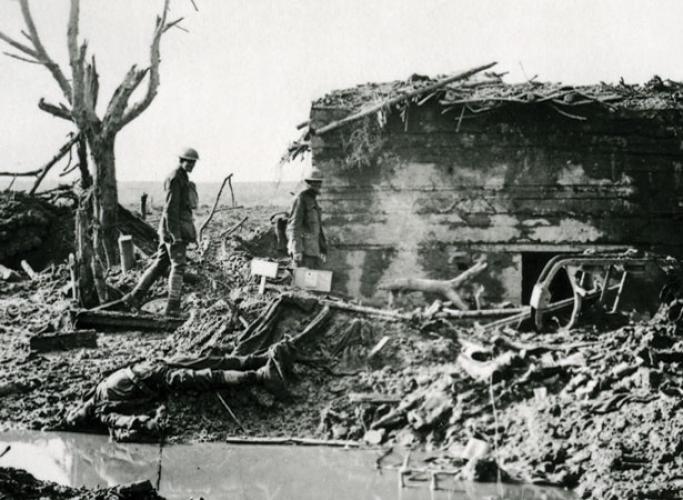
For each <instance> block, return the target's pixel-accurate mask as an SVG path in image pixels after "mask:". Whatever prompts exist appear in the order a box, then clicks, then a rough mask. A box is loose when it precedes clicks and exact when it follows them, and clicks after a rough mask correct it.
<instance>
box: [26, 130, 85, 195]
mask: <svg viewBox="0 0 683 500" xmlns="http://www.w3.org/2000/svg"><path fill="white" fill-rule="evenodd" d="M79 139H80V135H79V134H74V136H73V137H72V138H71V140H69V142H67V143H66V144H64V145H63V146H62V147H61V148H59V151H58V152H57V154H56V155H55V156H53V157H52V159H51V160H50V161H49V162H47V164H46V165H45V166H44V167H43V168H42V169H41V171H40V173H39V174H38V178H37V179H36V182H35V183H34V184H33V187H32V188H31V191H29V194H31V195H33V194H35V192H36V190H37V189H38V186H40V183H41V182H43V179H45V176H46V175H47V173H48V172H49V171H50V169H51V168H52V167H53V166H54V165H55V164H56V163H57V162H58V161H59V160H61V159H62V158H63V157H64V156H66V154H67V153H68V152H69V151H71V148H72V146H73V145H74V144H76V143H77V142H78V141H79Z"/></svg>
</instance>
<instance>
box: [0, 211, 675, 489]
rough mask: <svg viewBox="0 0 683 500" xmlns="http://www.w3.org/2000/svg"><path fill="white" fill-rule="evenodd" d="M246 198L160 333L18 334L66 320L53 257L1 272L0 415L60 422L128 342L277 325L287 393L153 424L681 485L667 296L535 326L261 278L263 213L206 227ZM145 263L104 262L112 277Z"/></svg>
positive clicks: (253, 393)
mask: <svg viewBox="0 0 683 500" xmlns="http://www.w3.org/2000/svg"><path fill="white" fill-rule="evenodd" d="M245 213H248V215H249V219H248V222H243V223H242V229H241V231H242V234H241V235H240V236H239V238H237V237H236V236H237V235H236V234H235V235H232V236H231V237H230V238H229V239H227V240H223V241H224V244H221V245H217V244H215V240H214V243H213V244H211V245H209V246H208V247H207V248H206V250H205V251H204V252H203V255H201V256H199V255H197V254H196V253H191V255H190V271H191V273H192V274H193V275H194V276H195V278H194V279H193V280H192V282H188V285H187V288H186V303H185V305H184V309H185V312H186V313H188V317H187V319H186V321H185V322H184V323H183V324H182V325H181V326H180V327H179V328H177V329H176V330H175V331H174V332H171V333H168V332H158V331H153V332H148V333H145V334H144V335H141V334H140V333H139V332H138V331H134V329H133V327H132V326H131V328H130V329H128V330H126V331H121V332H119V333H116V334H111V333H107V332H106V330H107V329H103V328H100V327H99V326H98V327H97V344H98V347H97V348H96V349H93V348H77V349H72V350H70V351H69V352H68V353H66V354H62V353H59V352H45V353H37V352H31V351H30V350H29V346H30V342H31V338H35V337H36V336H38V337H39V336H41V335H42V336H44V337H46V338H49V337H50V336H54V335H56V334H58V333H61V332H64V331H67V327H68V326H69V325H67V324H65V323H64V322H65V319H64V318H69V315H68V314H66V313H67V311H68V310H69V306H70V302H69V300H68V286H67V285H68V283H69V279H70V278H69V271H68V267H67V266H65V265H60V266H56V267H54V269H52V271H51V272H49V273H46V272H43V273H39V278H38V279H37V280H35V281H30V280H28V279H24V280H23V281H20V282H16V283H2V282H0V342H2V343H3V345H5V346H6V347H5V349H4V350H3V352H2V354H0V398H2V403H3V404H2V405H0V422H2V427H3V428H5V429H7V428H14V427H23V428H27V427H28V428H39V429H41V428H42V429H53V428H58V427H59V422H60V420H61V419H62V418H63V417H64V415H65V413H66V411H68V409H70V408H71V407H73V406H74V405H76V404H77V403H78V401H79V399H80V398H81V397H82V395H83V394H84V393H85V392H86V391H87V390H88V389H89V388H90V387H91V386H92V383H93V381H94V380H100V379H101V378H102V377H103V376H104V375H106V374H107V373H111V372H112V371H113V370H115V369H117V368H120V367H122V366H125V365H127V364H129V363H132V362H134V361H137V360H140V359H150V358H158V357H167V356H171V355H175V354H185V355H197V356H198V355H205V354H217V353H237V354H247V353H250V352H256V351H258V350H260V349H263V348H266V347H268V345H270V344H271V343H272V342H276V341H278V340H280V339H283V338H289V339H293V340H295V344H296V356H295V359H294V363H293V366H292V367H291V368H292V371H293V375H292V376H291V377H290V378H289V379H288V389H289V390H290V392H291V395H292V398H291V400H289V401H280V400H276V399H275V398H274V397H273V396H272V395H270V394H268V393H267V392H266V391H263V390H262V389H259V388H254V389H251V390H238V389H235V390H230V391H221V393H220V397H216V395H215V394H212V393H207V394H186V395H183V396H182V397H174V398H170V399H169V400H168V401H167V402H166V408H165V411H166V417H165V418H166V440H167V441H168V442H175V441H183V440H184V441H188V440H189V441H192V440H195V441H204V440H225V439H226V438H227V439H229V440H230V442H235V441H240V440H242V442H267V443H275V442H278V443H301V444H310V443H315V444H320V443H323V442H329V443H330V444H336V445H342V443H347V444H350V445H352V446H359V445H361V444H362V443H365V444H366V445H371V446H382V447H384V449H385V450H389V449H396V448H400V447H407V448H409V449H415V450H423V451H424V452H426V453H428V454H429V456H430V457H431V458H430V459H429V460H428V461H427V462H424V463H419V464H415V465H414V466H409V464H408V465H406V466H405V467H404V468H403V469H402V470H403V472H400V471H399V475H400V477H401V478H402V480H405V481H410V480H411V477H417V475H418V472H417V471H419V474H421V475H422V476H424V475H426V477H428V478H432V480H433V482H434V484H435V485H438V484H439V480H438V478H439V476H440V475H453V476H454V477H459V478H464V479H468V480H494V481H497V480H503V479H505V478H510V479H511V480H519V481H525V482H531V483H538V484H550V485H557V486H563V487H567V488H576V489H577V491H578V492H579V493H580V495H581V496H582V497H583V498H596V499H597V498H630V497H639V498H661V495H668V497H670V498H676V495H680V494H681V493H682V491H683V490H681V489H680V488H679V487H678V485H680V473H679V471H680V470H681V469H682V468H683V446H682V445H681V443H682V441H681V439H680V436H679V434H680V429H681V428H683V416H681V412H680V408H681V407H682V406H683V404H682V403H681V401H683V376H681V375H680V364H681V362H683V340H682V339H681V336H680V325H679V322H678V319H679V316H680V309H681V308H680V303H678V302H676V301H674V302H673V303H672V304H673V305H672V306H671V307H669V308H663V309H662V310H660V312H659V313H658V315H657V316H656V317H655V318H653V319H652V320H649V321H644V322H643V321H641V322H638V321H635V320H632V319H629V318H628V317H624V316H618V317H613V316H610V317H609V318H608V319H609V321H614V323H612V324H618V323H620V324H621V325H622V326H620V327H616V328H615V327H610V326H609V325H610V323H609V322H607V323H606V322H602V323H597V322H596V323H595V325H598V324H599V325H600V329H598V328H597V327H596V326H591V324H587V323H586V322H584V323H583V324H582V326H580V327H577V328H575V329H572V330H570V331H559V332H555V333H537V332H533V331H530V332H522V331H518V330H515V329H513V328H511V327H509V326H505V325H501V326H500V327H499V328H495V329H491V328H484V327H480V326H478V325H477V324H473V323H472V321H473V320H474V321H482V322H485V321H486V320H485V319H482V318H477V317H474V318H470V323H469V324H464V323H462V322H461V319H458V318H456V319H457V320H458V321H457V322H456V321H455V320H454V319H453V318H452V317H450V315H449V314H441V312H443V309H444V308H446V309H447V307H446V306H444V305H443V304H437V306H434V307H432V306H430V305H427V306H426V307H425V309H424V310H420V311H409V312H406V311H388V310H381V309H374V308H369V307H366V306H363V305H361V304H354V303H351V302H349V301H346V300H341V299H339V298H338V297H337V298H335V297H330V296H325V295H322V296H321V295H315V294H306V293H301V292H293V291H292V290H291V289H289V288H288V287H287V286H286V285H285V283H286V282H287V279H288V275H287V273H288V271H287V269H286V266H280V268H281V273H279V274H278V277H277V278H275V279H273V280H272V281H273V284H271V285H269V286H268V287H266V290H265V294H264V295H259V294H257V289H258V283H257V280H256V279H255V278H252V277H251V276H250V274H249V263H250V260H251V258H252V256H254V255H256V256H259V257H264V255H263V254H259V253H253V252H257V251H258V249H259V247H260V246H263V248H265V249H267V248H269V247H268V245H269V243H268V242H271V243H274V244H277V240H276V238H275V236H274V233H273V232H272V231H271V230H264V229H263V227H264V226H266V225H267V227H270V224H269V221H268V214H266V213H264V210H263V209H255V208H254V209H243V210H242V211H240V212H239V213H237V211H234V212H219V213H217V216H218V217H220V219H221V221H220V222H221V223H218V222H215V223H214V225H213V226H214V229H212V230H211V231H209V232H210V238H214V237H215V236H216V235H219V234H220V232H221V230H222V227H229V226H234V224H235V222H237V221H244V216H245ZM209 241H211V239H210V240H209ZM223 246H226V247H227V252H226V251H224V250H223V249H222V247H223ZM246 248H249V249H250V250H251V252H250V251H247V250H245V249H246ZM271 248H273V247H271ZM264 253H265V252H264ZM271 258H275V259H277V258H279V257H278V254H277V252H274V253H273V254H272V255H271ZM282 263H283V264H284V263H285V261H284V260H283V261H282ZM143 267H144V266H143V265H142V264H138V265H136V267H135V269H133V270H132V271H129V272H127V273H122V272H120V271H118V270H114V271H113V272H110V274H109V276H108V277H107V279H108V281H109V283H110V284H111V285H112V286H116V287H117V288H118V289H120V290H121V291H122V292H124V293H125V292H127V291H129V290H130V289H131V288H132V286H133V284H134V283H135V281H136V279H137V277H138V276H139V273H140V272H141V269H142V268H143ZM65 287H66V288H65ZM63 289H64V290H66V294H67V296H66V297H63V296H60V292H59V291H60V290H63ZM283 292H284V293H283ZM164 296H165V287H164V284H163V283H158V284H157V285H156V286H155V287H154V288H153V289H152V291H151V298H152V300H151V302H150V303H148V304H147V305H146V306H144V307H143V309H145V310H148V311H149V310H151V311H154V304H155V302H156V301H155V300H154V299H155V298H163V297H164ZM496 314H498V313H496ZM510 314H512V315H515V314H519V309H510ZM524 314H525V315H526V316H525V317H526V318H529V312H528V311H526V310H525V311H524ZM150 317H151V316H150ZM615 320H618V321H615ZM67 323H68V321H67ZM134 328H135V329H139V328H140V325H137V326H135V327H134ZM33 342H35V340H34V341H33ZM226 405H229V406H228V407H229V408H230V412H227V411H226ZM229 413H230V414H229ZM228 437H229V438H228ZM389 461H390V460H389V459H388V458H387V459H385V460H380V461H379V462H382V464H380V465H379V466H381V467H391V464H390V463H389ZM379 462H378V463H379ZM410 471H413V472H410ZM677 481H679V482H678V483H677ZM681 486H682V487H683V485H681ZM648 495H649V496H648ZM657 495H660V496H657Z"/></svg>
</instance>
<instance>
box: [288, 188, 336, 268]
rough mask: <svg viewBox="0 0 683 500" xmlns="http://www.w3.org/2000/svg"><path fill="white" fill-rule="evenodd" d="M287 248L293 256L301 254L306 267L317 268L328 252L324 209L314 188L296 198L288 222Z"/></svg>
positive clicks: (295, 263)
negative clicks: (323, 219)
mask: <svg viewBox="0 0 683 500" xmlns="http://www.w3.org/2000/svg"><path fill="white" fill-rule="evenodd" d="M287 238H288V240H289V243H288V245H287V250H288V252H289V254H290V255H292V256H293V261H294V265H295V266H296V265H297V262H296V256H301V257H302V258H301V260H300V262H301V264H302V265H303V266H304V267H309V268H312V269H317V268H320V267H321V266H322V257H323V256H324V255H326V254H327V240H326V239H325V233H324V232H323V226H322V211H321V209H320V205H319V204H318V200H317V193H316V192H315V191H314V190H313V189H310V188H309V189H304V190H303V191H301V192H300V193H299V194H298V195H297V197H296V198H295V199H294V203H293V204H292V209H291V210H290V213H289V222H288V224H287Z"/></svg>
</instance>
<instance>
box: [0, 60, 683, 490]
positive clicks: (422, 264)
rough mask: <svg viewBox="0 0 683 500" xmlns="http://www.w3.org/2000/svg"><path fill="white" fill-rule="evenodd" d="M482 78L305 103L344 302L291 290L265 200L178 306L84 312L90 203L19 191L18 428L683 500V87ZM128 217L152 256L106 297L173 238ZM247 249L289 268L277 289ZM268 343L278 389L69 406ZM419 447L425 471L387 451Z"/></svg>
mask: <svg viewBox="0 0 683 500" xmlns="http://www.w3.org/2000/svg"><path fill="white" fill-rule="evenodd" d="M484 69H488V67H484V68H478V69H477V70H475V71H471V72H467V73H466V74H461V75H456V77H449V78H444V79H430V78H426V77H421V76H418V75H414V76H413V77H411V78H410V79H409V80H406V81H402V82H393V83H387V84H367V85H362V86H359V87H356V88H353V89H347V90H341V91H335V92H332V93H330V94H328V95H327V96H324V97H322V98H321V99H319V100H317V101H315V102H314V103H313V105H312V108H311V115H310V121H309V122H308V123H306V124H303V125H302V128H305V130H304V132H303V134H302V137H301V139H300V140H299V141H296V142H295V143H293V144H292V146H291V147H290V149H289V151H288V152H287V155H286V156H287V158H294V157H296V156H298V155H300V154H303V153H306V152H311V153H312V161H313V164H314V166H316V167H317V168H319V169H320V171H321V172H323V174H324V176H325V179H326V180H325V186H324V190H323V193H322V195H321V205H322V211H323V214H324V218H323V224H324V226H325V228H326V230H327V237H328V239H329V242H330V247H331V248H330V259H329V262H328V263H327V266H326V268H327V269H329V270H331V271H333V281H332V291H331V292H329V293H324V292H313V291H303V290H300V289H297V288H296V287H294V286H293V284H292V282H293V276H292V274H293V270H292V269H291V268H290V267H289V259H288V257H287V255H286V252H285V251H284V249H283V245H282V238H283V231H282V227H281V225H279V223H278V220H280V219H279V218H278V217H277V215H278V214H275V215H273V216H271V213H272V212H274V211H275V209H274V208H273V207H249V206H248V207H241V208H240V207H234V202H233V207H231V208H230V209H229V210H223V211H219V212H216V214H215V218H213V220H211V218H212V217H213V216H214V211H215V208H216V206H217V205H218V200H216V203H215V205H214V209H213V210H212V211H211V213H210V214H202V215H207V218H206V223H205V224H203V228H205V231H204V239H203V241H202V242H201V245H200V249H197V250H193V251H191V252H190V255H189V265H188V269H187V270H186V280H185V301H184V304H183V313H184V315H183V316H182V317H180V318H174V317H163V316H160V315H159V314H158V312H159V309H158V307H157V306H158V304H155V302H158V301H151V302H149V303H148V304H146V305H145V306H144V307H143V310H142V311H141V312H135V313H132V312H130V311H103V310H99V309H97V308H94V309H92V308H91V309H86V308H84V307H82V306H83V303H82V301H81V302H80V303H79V301H78V300H77V298H78V295H77V294H76V295H75V294H74V291H75V290H76V289H77V285H78V283H77V281H78V280H74V278H73V277H72V275H73V272H74V269H73V266H70V265H69V263H68V260H67V256H68V254H69V252H70V251H73V250H74V249H73V248H70V246H69V243H70V242H73V240H74V237H73V234H75V233H77V231H78V228H75V227H74V225H73V217H74V212H75V208H76V202H77V200H78V195H76V194H74V193H73V192H72V191H71V190H69V189H62V190H57V191H53V192H48V193H43V194H41V193H38V194H37V195H28V194H24V193H21V192H14V191H6V192H4V193H2V198H1V199H0V214H2V220H0V264H3V266H2V267H0V272H2V281H0V342H2V344H3V345H4V349H3V350H2V353H1V354H0V399H1V401H2V405H0V421H1V422H2V428H4V429H10V428H31V429H44V430H60V429H70V430H81V431H91V432H107V431H108V432H110V433H111V436H112V438H113V439H118V440H123V441H139V440H164V441H165V442H176V441H195V440H214V441H225V440H228V441H229V442H268V443H274V442H275V443H279V442H282V443H297V442H298V443H304V444H306V443H308V444H329V445H342V446H381V447H382V448H383V451H382V454H381V456H380V458H379V459H378V467H386V466H393V465H396V466H398V467H399V470H398V474H399V477H400V481H401V484H403V483H405V482H409V481H411V480H412V479H417V478H419V477H424V475H425V473H427V474H432V477H435V475H437V474H438V473H444V474H451V473H452V474H455V475H456V476H457V477H459V478H461V479H463V480H475V481H501V480H507V481H521V482H528V483H536V484H548V485H556V486H561V487H566V488H571V489H575V490H576V491H577V492H578V493H579V494H580V496H581V497H583V498H595V499H598V498H614V499H620V498H653V499H655V498H683V475H681V470H683V439H682V438H681V430H682V429H683V416H682V414H681V408H683V377H682V376H681V373H680V368H681V364H682V363H683V337H682V336H681V326H682V323H681V322H682V321H683V317H682V316H683V315H682V314H681V313H682V311H683V301H682V299H681V286H682V285H683V280H681V277H682V276H681V269H680V265H679V261H678V259H680V258H681V257H683V246H682V245H683V241H681V236H680V234H681V233H680V231H678V228H677V225H678V219H680V216H681V195H682V191H681V189H683V188H682V186H681V184H682V181H681V175H682V172H681V162H682V160H683V155H682V154H681V148H680V134H681V132H683V120H682V119H681V118H682V114H681V113H682V109H683V108H682V107H681V104H680V99H681V96H682V95H683V94H682V92H683V85H682V84H679V83H676V82H671V81H668V80H662V79H660V78H654V79H653V80H652V81H650V82H648V83H647V84H645V85H626V84H625V83H623V82H622V83H620V84H618V85H606V84H601V85H596V86H590V87H569V86H562V85H555V84H548V83H539V82H535V81H529V82H526V83H524V84H517V85H508V84H505V83H504V82H503V80H502V78H501V76H500V75H498V74H495V73H482V71H483V70H484ZM480 75H483V76H480ZM224 184H225V183H224ZM231 187H232V185H231ZM237 196H238V197H239V192H237ZM204 201H205V202H207V203H208V201H209V200H204ZM206 207H208V205H206V206H205V208H206ZM129 208H130V207H129ZM283 208H285V209H286V207H283ZM205 211H206V210H205ZM119 213H120V217H119V226H118V229H119V231H120V232H122V233H125V234H130V235H131V236H132V238H133V242H134V244H135V245H136V247H137V248H138V250H139V251H138V261H139V262H137V263H136V264H135V266H134V268H133V269H131V270H128V271H124V270H123V269H122V268H121V266H113V267H112V268H111V269H109V271H108V272H107V273H106V276H104V278H105V280H106V283H105V285H106V287H107V288H108V290H109V291H110V293H111V294H113V296H114V297H121V296H125V295H124V294H126V293H128V292H130V291H131V289H132V288H133V287H134V285H135V283H136V282H137V280H138V278H139V277H140V274H141V272H142V269H143V268H144V267H145V262H144V261H145V260H148V259H149V258H151V254H152V253H153V252H154V249H155V247H156V244H157V241H156V236H155V232H154V230H153V229H152V228H151V227H150V226H148V225H147V223H146V222H144V221H143V220H142V219H140V218H138V217H137V216H135V215H133V214H132V213H131V212H129V211H128V210H126V209H124V208H123V207H120V209H119ZM159 216H160V214H159V211H158V210H154V209H152V213H151V214H150V216H149V218H148V220H152V221H153V222H156V220H158V218H159ZM209 220H211V223H210V224H209ZM56 227H60V228H63V230H61V231H55V228H56ZM64 235H67V236H66V237H65V236H64ZM19 236H20V237H19ZM200 250H201V251H200ZM254 258H257V259H265V260H269V261H271V262H276V263H278V268H279V271H278V273H277V276H276V277H273V278H270V281H269V282H267V283H266V284H265V291H264V293H258V288H259V283H258V281H257V280H256V278H255V277H252V276H250V269H251V267H250V266H251V262H252V259H254ZM28 269H30V270H31V271H32V272H31V273H29V271H28ZM264 282H265V278H264ZM164 290H165V289H164V286H163V284H159V283H157V284H156V285H155V286H154V287H153V289H152V291H151V293H152V295H153V297H157V298H161V297H164V295H165V291H164ZM283 345H284V346H286V354H283V355H281V356H278V355H277V353H278V352H279V353H280V354H282V352H284V351H283V349H280V348H279V347H278V346H283ZM274 352H276V354H273V353H274ZM264 353H268V355H269V356H270V355H273V356H274V357H276V358H277V360H278V366H277V371H279V376H281V377H282V378H283V381H284V385H285V389H286V393H283V391H278V390H272V389H273V387H272V380H271V379H268V378H267V377H265V376H264V377H261V378H259V380H261V379H263V380H265V381H266V382H267V383H264V384H252V385H249V386H248V387H239V386H237V387H230V388H225V387H219V388H216V387H211V388H209V389H208V390H199V388H197V387H195V388H193V390H189V391H188V390H180V389H179V388H178V387H179V386H173V385H172V384H169V385H170V387H171V389H172V390H170V391H169V392H168V393H166V394H164V397H163V398H159V399H158V400H155V401H153V402H152V404H151V405H149V404H144V405H141V406H138V407H136V408H134V411H133V410H132V409H131V408H126V409H125V411H123V410H122V409H121V408H116V411H117V412H119V411H121V412H123V413H124V414H126V417H125V418H124V417H121V416H117V417H116V419H119V420H118V422H119V423H121V422H125V425H124V426H123V427H122V426H121V425H118V426H115V425H107V424H106V423H105V420H104V419H103V420H102V421H100V422H98V423H97V425H94V426H93V427H88V428H74V427H73V425H71V423H72V421H70V420H69V418H68V416H69V414H71V413H72V412H73V411H74V410H77V409H78V408H79V407H80V405H82V404H83V401H84V400H87V399H88V397H89V396H88V393H89V392H92V390H93V389H94V387H95V385H97V382H99V381H101V380H103V379H105V378H106V377H109V376H112V374H116V373H118V372H119V371H120V370H122V369H128V367H135V366H140V365H144V364H145V363H146V362H150V361H153V360H157V359H162V358H163V359H175V358H176V357H178V356H182V357H184V358H192V359H208V358H207V357H211V356H213V357H216V356H252V357H258V356H264V355H265V354H264ZM250 359H252V361H253V359H254V358H250ZM259 359H260V358H259ZM264 362H265V360H264ZM259 373H260V375H259V376H261V375H263V374H264V373H265V371H264V372H259ZM268 376H270V375H268ZM269 384H270V385H269ZM146 403H149V401H147V402H146ZM117 415H118V413H117ZM128 417H130V418H128ZM121 419H123V420H121ZM106 422H111V419H108V420H106ZM411 449H420V450H422V451H423V452H425V453H426V454H427V455H426V456H427V460H426V462H425V463H412V464H411V463H410V462H409V461H407V460H403V462H402V463H401V462H398V463H396V460H395V455H396V454H397V453H398V451H397V450H411ZM398 456H405V453H403V455H401V454H400V453H399V455H398ZM392 460H393V461H392ZM0 465H1V462H0ZM0 471H3V473H5V471H4V469H0ZM3 481H5V480H3V479H1V478H0V491H2V487H3V484H4V483H3ZM5 482H6V481H5ZM435 484H436V483H435ZM149 494H150V495H153V493H149ZM150 497H152V496H150Z"/></svg>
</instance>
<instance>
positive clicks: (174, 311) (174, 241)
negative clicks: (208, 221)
mask: <svg viewBox="0 0 683 500" xmlns="http://www.w3.org/2000/svg"><path fill="white" fill-rule="evenodd" d="M179 159H180V161H179V164H178V168H176V169H175V170H174V171H173V172H172V173H171V175H169V176H168V178H166V180H165V181H164V191H165V193H166V202H165V203H164V211H163V213H162V214H161V220H160V221H159V250H158V251H157V254H156V259H155V260H154V262H153V263H152V265H150V266H149V268H147V270H146V271H145V274H143V275H142V278H141V279H140V282H139V283H138V284H137V286H136V287H135V288H134V289H133V291H132V292H131V293H130V294H129V295H128V296H127V297H125V301H126V302H127V303H128V305H130V306H131V307H136V308H137V307H139V306H140V304H141V302H142V298H143V297H144V295H145V293H147V290H149V288H150V287H151V286H152V284H153V283H154V282H155V281H156V280H157V279H158V278H159V277H161V276H162V275H163V274H164V273H165V272H166V269H167V268H168V266H169V264H170V265H171V272H170V274H169V276H168V302H167V303H166V311H165V313H164V314H166V315H167V316H176V315H178V314H179V313H180V299H181V294H182V287H183V273H184V272H185V250H186V249H187V245H188V243H192V242H196V241H197V231H196V230H195V227H194V221H193V219H192V210H194V209H195V208H197V190H196V187H195V185H194V183H192V182H190V179H189V177H188V174H190V173H191V172H192V170H193V169H194V166H195V164H196V163H197V160H199V154H198V153H197V151H196V150H194V149H192V148H187V149H185V150H184V151H183V152H182V153H180V156H179Z"/></svg>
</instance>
